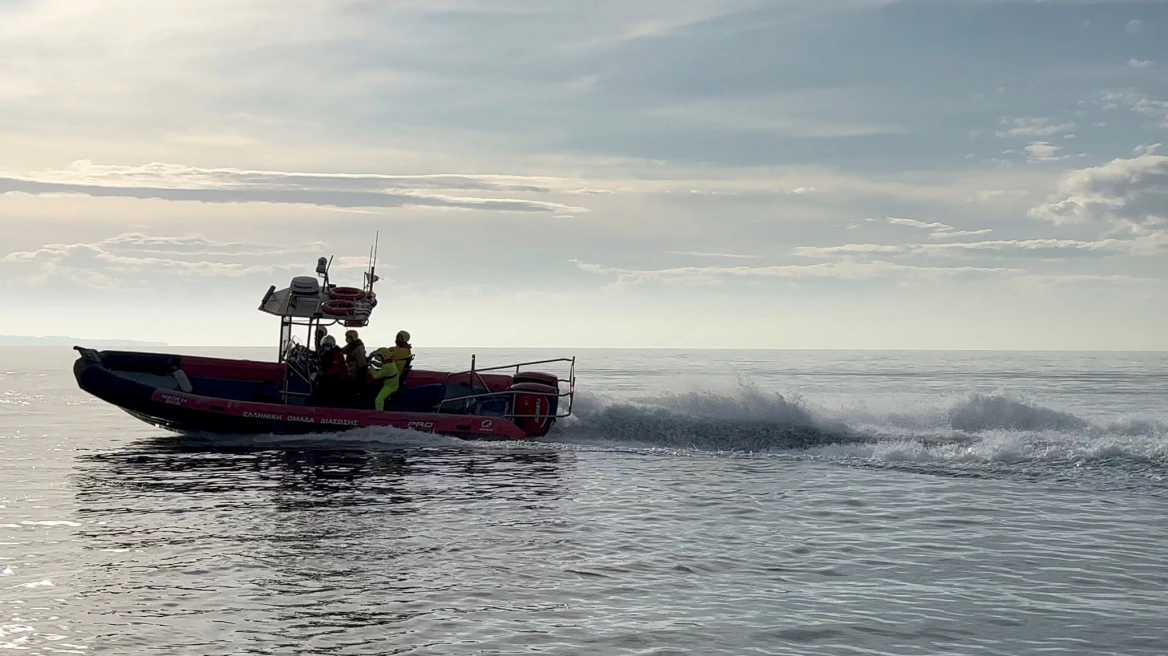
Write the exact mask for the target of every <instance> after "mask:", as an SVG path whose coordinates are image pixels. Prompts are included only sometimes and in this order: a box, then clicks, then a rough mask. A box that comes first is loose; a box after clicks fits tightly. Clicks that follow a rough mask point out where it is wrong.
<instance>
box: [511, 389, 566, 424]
mask: <svg viewBox="0 0 1168 656" xmlns="http://www.w3.org/2000/svg"><path fill="white" fill-rule="evenodd" d="M507 391H508V392H510V393H513V394H514V395H515V400H514V402H513V403H512V404H511V412H512V413H513V416H514V417H515V425H516V426H519V428H521V429H523V432H524V433H526V434H527V436H528V437H543V436H544V435H547V433H548V431H549V430H551V429H552V424H554V423H556V405H557V403H556V401H557V398H556V395H557V394H559V387H558V386H553V385H546V384H543V383H515V384H513V385H511V387H509V388H508V389H507Z"/></svg>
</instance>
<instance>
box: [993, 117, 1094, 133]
mask: <svg viewBox="0 0 1168 656" xmlns="http://www.w3.org/2000/svg"><path fill="white" fill-rule="evenodd" d="M1002 124H1003V125H1006V126H1009V127H1007V128H1006V129H1004V130H999V131H998V132H997V133H996V134H997V136H999V137H1002V138H1007V137H1049V136H1050V135H1052V134H1058V133H1059V132H1066V131H1068V130H1074V129H1075V124H1074V123H1054V122H1053V121H1052V119H1050V118H1043V117H1034V116H1026V117H1022V118H1016V119H1014V120H1012V121H1011V120H1009V119H1002Z"/></svg>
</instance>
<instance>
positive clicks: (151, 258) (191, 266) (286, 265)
mask: <svg viewBox="0 0 1168 656" xmlns="http://www.w3.org/2000/svg"><path fill="white" fill-rule="evenodd" d="M324 247H325V245H324V244H322V243H319V242H316V243H307V244H301V245H297V246H291V247H289V246H282V247H273V246H265V245H261V244H248V243H237V242H217V241H214V240H211V239H207V238H205V237H202V236H198V235H187V236H151V235H145V234H142V233H125V234H121V235H117V236H115V237H110V238H108V239H103V240H100V241H97V242H92V243H69V244H45V245H44V246H42V247H40V248H38V249H35V250H31V251H14V252H10V253H8V254H6V255H5V256H4V257H2V258H0V264H2V265H10V266H13V267H16V270H15V271H14V274H15V275H13V276H12V278H13V279H14V280H18V281H20V283H21V284H29V283H32V284H39V283H45V282H49V281H52V280H72V281H74V282H77V283H80V284H82V285H86V286H91V287H99V288H117V287H121V286H125V285H132V286H141V284H142V283H144V282H145V283H149V284H157V283H158V280H159V276H161V277H169V276H177V277H182V278H216V277H226V278H240V277H244V276H251V275H258V274H272V273H275V272H276V271H280V270H293V269H300V270H303V269H305V268H306V267H307V266H309V265H310V264H311V262H312V261H313V260H314V259H315V257H316V256H317V255H319V254H320V252H321V250H322V249H323V248H324ZM294 256H298V257H294Z"/></svg>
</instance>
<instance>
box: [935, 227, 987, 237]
mask: <svg viewBox="0 0 1168 656" xmlns="http://www.w3.org/2000/svg"><path fill="white" fill-rule="evenodd" d="M991 232H993V230H991V229H989V228H982V229H981V230H949V231H945V232H934V233H933V234H931V235H929V236H930V237H932V238H933V239H944V238H946V237H972V236H974V235H988V234H990V233H991Z"/></svg>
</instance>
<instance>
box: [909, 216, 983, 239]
mask: <svg viewBox="0 0 1168 656" xmlns="http://www.w3.org/2000/svg"><path fill="white" fill-rule="evenodd" d="M888 222H889V223H891V224H893V225H901V226H908V227H910V228H919V229H921V230H928V231H930V233H931V234H930V235H929V236H930V237H932V238H933V239H945V238H947V237H968V236H971V235H985V234H989V233H991V232H993V230H992V229H990V228H981V229H978V230H958V229H956V228H954V227H953V226H951V225H949V224H947V223H941V222H939V221H931V222H925V221H918V220H916V219H905V218H899V217H891V216H890V217H888Z"/></svg>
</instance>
